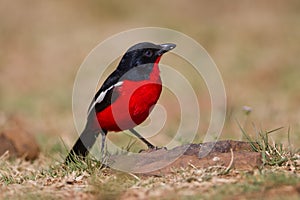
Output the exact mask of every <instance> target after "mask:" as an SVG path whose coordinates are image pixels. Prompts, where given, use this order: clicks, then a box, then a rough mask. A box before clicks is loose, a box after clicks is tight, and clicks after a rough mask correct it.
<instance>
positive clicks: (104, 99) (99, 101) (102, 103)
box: [88, 70, 122, 115]
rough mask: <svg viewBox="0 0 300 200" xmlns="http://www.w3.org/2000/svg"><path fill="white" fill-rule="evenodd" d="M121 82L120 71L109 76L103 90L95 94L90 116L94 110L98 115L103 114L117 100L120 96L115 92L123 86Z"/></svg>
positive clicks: (89, 110) (90, 107)
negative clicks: (116, 88) (118, 87)
mask: <svg viewBox="0 0 300 200" xmlns="http://www.w3.org/2000/svg"><path fill="white" fill-rule="evenodd" d="M119 80H120V73H119V72H118V70H116V71H114V72H113V73H111V74H110V75H109V76H108V78H107V79H106V80H105V81H104V83H103V85H102V86H101V88H100V89H99V90H98V92H97V93H96V94H95V97H94V98H93V100H92V102H91V104H90V106H89V109H88V115H89V114H90V113H91V111H92V110H93V111H94V112H96V113H97V112H101V111H102V110H104V109H105V108H106V107H108V106H109V105H111V104H112V103H113V102H114V101H115V100H116V99H117V97H118V96H119V94H118V93H117V92H114V88H115V87H117V86H121V85H122V82H121V81H119Z"/></svg>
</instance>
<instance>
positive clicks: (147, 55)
mask: <svg viewBox="0 0 300 200" xmlns="http://www.w3.org/2000/svg"><path fill="white" fill-rule="evenodd" d="M152 55H153V51H151V50H147V51H145V53H144V56H146V57H151V56H152Z"/></svg>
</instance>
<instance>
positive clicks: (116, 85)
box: [88, 81, 123, 115]
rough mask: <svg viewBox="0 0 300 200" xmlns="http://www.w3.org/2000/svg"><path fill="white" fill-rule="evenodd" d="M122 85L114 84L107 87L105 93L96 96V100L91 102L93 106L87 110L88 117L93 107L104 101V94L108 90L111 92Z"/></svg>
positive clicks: (121, 82)
mask: <svg viewBox="0 0 300 200" xmlns="http://www.w3.org/2000/svg"><path fill="white" fill-rule="evenodd" d="M122 84H123V81H120V82H117V83H116V84H114V85H112V86H110V87H109V88H108V89H106V90H105V91H103V92H101V93H100V95H99V96H98V98H97V99H96V100H95V101H94V102H93V104H92V105H91V107H90V109H89V110H88V115H89V114H90V112H91V111H92V110H93V109H94V107H95V106H96V104H97V103H100V102H101V101H102V100H103V99H104V97H105V95H106V93H107V92H108V91H109V90H111V89H112V88H114V87H118V86H121V85H122Z"/></svg>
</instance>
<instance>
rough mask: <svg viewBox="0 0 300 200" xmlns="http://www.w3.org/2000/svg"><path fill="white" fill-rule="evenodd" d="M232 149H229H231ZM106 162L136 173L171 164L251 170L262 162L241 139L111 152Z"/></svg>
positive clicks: (153, 172)
mask: <svg viewBox="0 0 300 200" xmlns="http://www.w3.org/2000/svg"><path fill="white" fill-rule="evenodd" d="M231 150H232V151H231ZM108 165H109V166H110V167H112V168H115V169H119V170H122V171H128V172H131V173H136V174H147V175H161V174H166V173H171V172H172V171H174V169H175V168H185V167H188V166H190V165H193V166H195V167H197V168H207V167H210V166H224V167H227V166H229V165H230V167H231V168H233V169H237V170H253V169H255V168H258V167H260V166H261V165H262V161H261V154H260V153H258V152H254V151H253V150H252V148H251V145H250V144H249V143H247V142H241V141H232V140H225V141H217V142H207V143H202V144H186V145H182V146H178V147H175V148H173V149H170V150H166V149H159V150H155V151H153V150H151V151H144V152H142V153H138V154H129V155H114V156H111V157H110V158H109V159H108Z"/></svg>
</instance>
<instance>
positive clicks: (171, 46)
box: [158, 43, 176, 56]
mask: <svg viewBox="0 0 300 200" xmlns="http://www.w3.org/2000/svg"><path fill="white" fill-rule="evenodd" d="M159 46H160V50H159V51H158V55H160V56H161V55H163V54H164V53H166V52H168V51H171V50H172V49H174V48H175V47H176V44H172V43H166V44H160V45H159Z"/></svg>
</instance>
